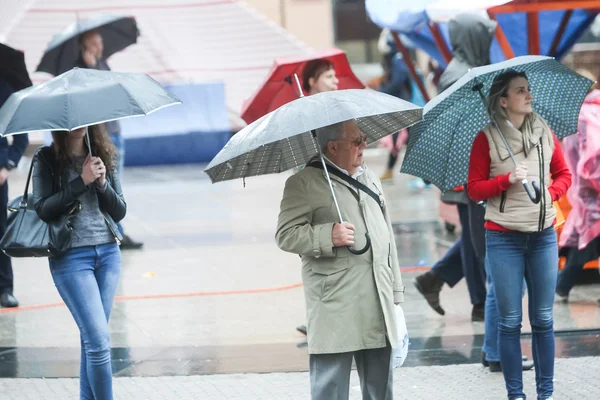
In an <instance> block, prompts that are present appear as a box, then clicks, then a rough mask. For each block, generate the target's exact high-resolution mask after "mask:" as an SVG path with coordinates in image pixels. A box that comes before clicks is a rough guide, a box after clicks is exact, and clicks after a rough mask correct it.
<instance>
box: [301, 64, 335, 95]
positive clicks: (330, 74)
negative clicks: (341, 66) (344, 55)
mask: <svg viewBox="0 0 600 400" xmlns="http://www.w3.org/2000/svg"><path fill="white" fill-rule="evenodd" d="M339 82H340V81H339V80H338V78H337V77H336V76H335V70H334V69H333V68H331V69H329V70H327V71H325V72H323V73H322V74H321V75H319V77H318V78H317V79H315V78H310V79H309V80H308V83H309V84H310V87H311V94H316V93H321V92H330V91H332V90H337V88H338V83H339Z"/></svg>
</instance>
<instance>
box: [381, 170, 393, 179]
mask: <svg viewBox="0 0 600 400" xmlns="http://www.w3.org/2000/svg"><path fill="white" fill-rule="evenodd" d="M393 179H394V173H393V172H392V170H391V169H386V170H385V172H384V173H383V175H381V176H380V177H379V180H380V181H391V180H393Z"/></svg>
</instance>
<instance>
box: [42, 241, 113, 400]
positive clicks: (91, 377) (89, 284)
mask: <svg viewBox="0 0 600 400" xmlns="http://www.w3.org/2000/svg"><path fill="white" fill-rule="evenodd" d="M49 261H50V272H51V273H52V279H53V280H54V284H55V285H56V288H57V289H58V293H59V294H60V297H62V299H63V301H64V302H65V304H66V305H67V307H68V308H69V311H70V312H71V315H73V319H75V322H76V324H77V327H78V328H79V333H80V336H81V365H80V370H79V386H80V399H81V400H112V398H113V395H112V369H111V357H110V334H109V331H108V319H109V317H110V311H111V309H112V305H113V299H114V297H115V292H116V290H117V284H118V282H119V274H120V271H121V252H120V250H119V246H118V245H117V244H116V243H114V242H112V243H107V244H102V245H99V246H84V247H76V248H73V249H70V250H68V251H66V252H65V253H64V254H62V255H60V256H58V257H52V258H50V259H49Z"/></svg>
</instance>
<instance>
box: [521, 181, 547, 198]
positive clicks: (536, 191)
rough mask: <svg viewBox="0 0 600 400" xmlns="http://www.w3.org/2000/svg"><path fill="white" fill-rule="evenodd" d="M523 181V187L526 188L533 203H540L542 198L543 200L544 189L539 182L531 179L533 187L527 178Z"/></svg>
mask: <svg viewBox="0 0 600 400" xmlns="http://www.w3.org/2000/svg"><path fill="white" fill-rule="evenodd" d="M521 183H522V184H523V187H524V188H525V191H526V192H527V195H528V196H529V198H530V199H531V201H532V202H533V204H538V203H539V202H540V200H542V191H541V190H540V186H539V185H538V183H537V182H535V181H531V186H533V189H532V188H531V186H530V185H529V182H527V179H523V180H522V181H521Z"/></svg>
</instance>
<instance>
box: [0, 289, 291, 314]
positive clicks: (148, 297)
mask: <svg viewBox="0 0 600 400" xmlns="http://www.w3.org/2000/svg"><path fill="white" fill-rule="evenodd" d="M301 286H302V283H294V284H293V285H286V286H278V287H272V288H263V289H238V290H221V291H214V292H191V293H165V294H148V295H137V296H116V297H115V301H129V300H151V299H176V298H182V297H203V296H226V295H233V294H254V293H269V292H281V291H284V290H290V289H295V288H299V287H301ZM64 306H65V303H62V302H60V303H47V304H35V305H31V306H21V307H15V308H2V309H0V314H8V313H11V312H17V311H30V310H42V309H46V308H55V307H64Z"/></svg>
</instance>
